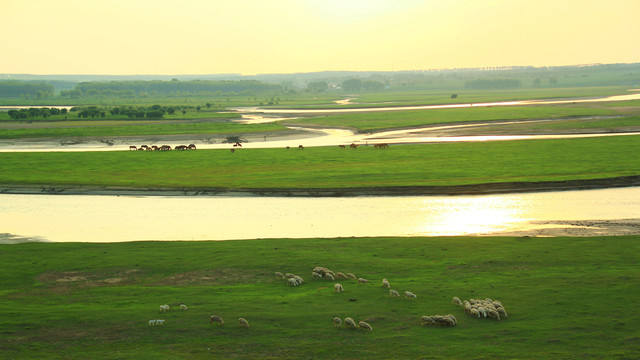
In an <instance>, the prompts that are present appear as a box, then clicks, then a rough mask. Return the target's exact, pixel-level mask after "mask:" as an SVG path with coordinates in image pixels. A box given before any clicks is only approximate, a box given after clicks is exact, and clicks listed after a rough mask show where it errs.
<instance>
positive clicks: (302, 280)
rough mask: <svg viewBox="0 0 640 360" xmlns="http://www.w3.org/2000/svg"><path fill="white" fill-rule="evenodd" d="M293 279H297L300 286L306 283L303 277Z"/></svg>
mask: <svg viewBox="0 0 640 360" xmlns="http://www.w3.org/2000/svg"><path fill="white" fill-rule="evenodd" d="M293 278H294V279H296V281H297V282H298V285H301V284H302V283H303V282H304V279H303V278H302V277H301V276H298V275H296V276H294V277H293Z"/></svg>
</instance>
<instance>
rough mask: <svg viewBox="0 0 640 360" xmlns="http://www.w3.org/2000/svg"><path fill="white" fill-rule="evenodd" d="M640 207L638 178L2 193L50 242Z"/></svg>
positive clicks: (314, 230) (365, 226) (304, 231)
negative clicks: (377, 193) (459, 191)
mask: <svg viewBox="0 0 640 360" xmlns="http://www.w3.org/2000/svg"><path fill="white" fill-rule="evenodd" d="M639 214H640V187H632V188H620V189H605V190H586V191H566V192H545V193H529V194H506V195H490V196H489V195H487V196H428V197H427V196H411V197H353V198H280V197H231V196H229V197H226V196H214V197H164V196H151V197H132V196H89V195H9V194H0V234H10V235H12V236H20V237H39V238H40V239H42V240H47V241H55V242H62V241H71V242H78V241H82V242H120V241H136V240H231V239H254V238H310V237H348V236H418V235H424V236H439V235H469V234H491V233H495V232H506V231H525V230H531V229H534V228H540V227H541V225H536V224H534V223H533V222H535V221H546V220H593V219H600V220H613V219H625V218H633V217H635V218H637V217H639V216H638V215H639Z"/></svg>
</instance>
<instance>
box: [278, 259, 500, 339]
mask: <svg viewBox="0 0 640 360" xmlns="http://www.w3.org/2000/svg"><path fill="white" fill-rule="evenodd" d="M274 275H275V277H276V278H278V279H284V280H286V282H287V285H288V286H299V285H301V284H302V283H303V282H304V279H302V277H301V276H298V275H296V274H292V273H285V274H283V273H281V272H279V271H276V272H275V273H274ZM311 277H312V278H313V279H318V280H322V279H326V280H330V281H335V280H336V279H351V280H357V283H358V284H359V285H360V284H362V285H364V284H366V283H368V282H369V280H367V279H364V278H357V277H356V276H355V275H354V274H352V273H348V274H346V275H345V274H344V273H342V272H333V271H332V270H330V269H328V268H326V267H323V266H316V267H315V268H313V271H312V272H311ZM382 286H383V287H386V288H388V289H389V296H391V297H398V298H399V297H400V293H399V292H398V291H396V290H393V289H391V284H390V283H389V280H387V279H386V278H384V279H382ZM333 291H334V292H335V293H338V294H339V293H342V292H344V287H343V286H342V284H340V283H335V284H334V285H333ZM404 297H405V299H417V298H418V296H417V295H416V294H414V293H413V292H411V291H405V292H404ZM452 302H453V303H454V304H456V305H460V306H461V307H462V308H463V309H464V311H465V313H467V314H468V315H470V316H472V317H475V318H491V319H496V320H500V319H501V318H506V317H507V312H506V310H505V309H504V307H503V306H502V303H501V302H500V301H497V300H491V299H489V298H487V299H485V300H476V299H469V300H464V301H461V300H460V299H459V298H458V297H455V296H454V297H453V300H452ZM332 322H333V325H334V327H337V328H339V327H342V325H343V324H344V325H345V327H347V328H351V329H358V328H359V329H363V330H367V331H372V330H373V327H372V326H371V325H369V324H368V323H367V322H365V321H359V322H357V323H356V322H355V320H354V319H353V318H350V317H347V318H345V319H344V322H343V321H342V319H340V318H339V317H334V318H333V319H332ZM421 324H422V325H425V326H442V327H453V326H456V325H457V324H458V320H457V319H456V317H455V316H453V315H452V314H447V315H425V316H422V317H421Z"/></svg>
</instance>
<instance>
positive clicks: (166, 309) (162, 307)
mask: <svg viewBox="0 0 640 360" xmlns="http://www.w3.org/2000/svg"><path fill="white" fill-rule="evenodd" d="M167 311H169V305H166V304H165V305H160V312H167Z"/></svg>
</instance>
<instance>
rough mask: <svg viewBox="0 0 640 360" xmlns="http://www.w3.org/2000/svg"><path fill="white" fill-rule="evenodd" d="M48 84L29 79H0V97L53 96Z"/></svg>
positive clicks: (51, 87)
mask: <svg viewBox="0 0 640 360" xmlns="http://www.w3.org/2000/svg"><path fill="white" fill-rule="evenodd" d="M53 92H54V87H53V85H50V84H45V83H42V82H31V81H15V80H0V97H28V98H32V97H33V98H38V99H43V98H46V97H49V96H53Z"/></svg>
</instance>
